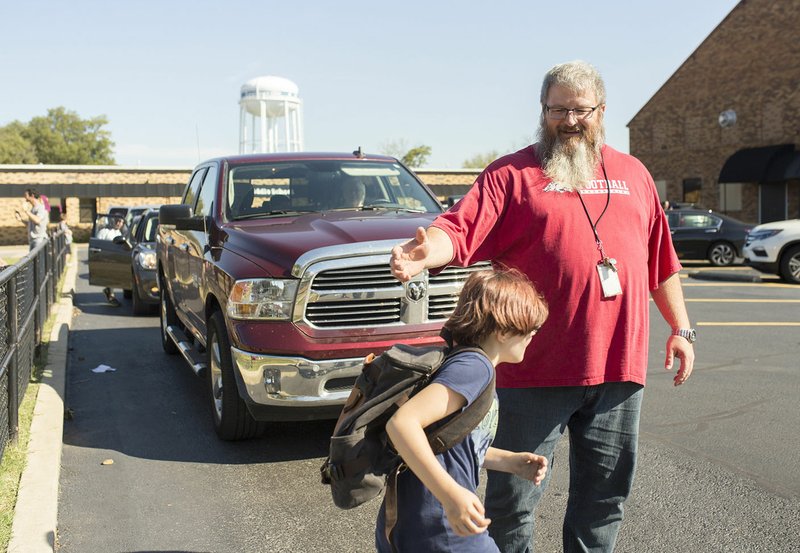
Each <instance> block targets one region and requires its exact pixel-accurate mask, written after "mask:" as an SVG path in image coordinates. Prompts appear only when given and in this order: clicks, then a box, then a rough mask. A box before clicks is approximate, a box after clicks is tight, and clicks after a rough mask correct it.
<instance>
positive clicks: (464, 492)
mask: <svg viewBox="0 0 800 553" xmlns="http://www.w3.org/2000/svg"><path fill="white" fill-rule="evenodd" d="M442 505H443V506H444V512H445V514H446V515H447V521H448V522H449V523H450V527H451V528H452V529H453V531H454V532H455V533H456V535H459V536H470V535H472V534H480V533H482V532H485V531H486V529H487V528H488V527H489V523H491V520H489V519H488V518H486V517H484V514H485V511H484V509H483V504H482V503H481V500H480V499H478V496H477V495H475V494H474V493H472V492H471V491H469V490H468V489H466V488H462V487H461V486H456V487H455V488H454V489H453V491H452V492H450V493H449V494H448V498H447V501H444V502H442Z"/></svg>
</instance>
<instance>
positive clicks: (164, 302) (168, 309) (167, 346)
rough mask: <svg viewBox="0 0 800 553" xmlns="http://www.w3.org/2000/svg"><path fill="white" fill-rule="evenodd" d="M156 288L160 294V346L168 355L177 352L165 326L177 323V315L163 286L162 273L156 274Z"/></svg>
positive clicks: (176, 347)
mask: <svg viewBox="0 0 800 553" xmlns="http://www.w3.org/2000/svg"><path fill="white" fill-rule="evenodd" d="M158 289H159V290H160V292H159V295H160V296H161V302H160V303H161V308H160V309H159V314H160V316H159V319H161V347H162V348H164V351H165V352H167V353H168V354H170V355H174V354H176V353H178V346H176V345H175V342H173V341H172V338H170V337H169V334H167V326H172V325H176V324H178V315H176V314H175V308H174V307H173V306H172V300H170V299H169V293H168V292H167V290H166V288H165V286H164V278H163V275H162V274H161V273H160V272H159V274H158Z"/></svg>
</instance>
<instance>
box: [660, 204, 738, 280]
mask: <svg viewBox="0 0 800 553" xmlns="http://www.w3.org/2000/svg"><path fill="white" fill-rule="evenodd" d="M666 214H667V221H668V222H669V228H670V232H671V233H672V243H673V244H674V246H675V251H676V252H677V254H678V257H679V258H681V259H707V260H708V261H709V262H711V264H712V265H715V266H717V267H724V266H727V265H732V264H733V263H734V262H735V261H736V259H737V258H740V257H742V248H743V247H744V241H745V238H746V237H747V233H748V232H749V231H750V229H751V228H752V225H749V224H747V223H744V222H742V221H739V220H738V219H734V218H733V217H728V216H727V215H722V214H720V213H715V212H713V211H711V210H704V209H669V210H667V212H666Z"/></svg>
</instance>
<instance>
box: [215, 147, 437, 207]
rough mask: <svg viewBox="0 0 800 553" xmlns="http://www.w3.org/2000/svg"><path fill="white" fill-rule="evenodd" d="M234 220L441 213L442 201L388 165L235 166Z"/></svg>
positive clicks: (230, 187) (230, 180)
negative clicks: (328, 213) (336, 213)
mask: <svg viewBox="0 0 800 553" xmlns="http://www.w3.org/2000/svg"><path fill="white" fill-rule="evenodd" d="M226 181H227V182H226V192H225V213H226V216H227V217H228V218H231V219H236V218H250V217H269V216H282V215H286V214H292V213H297V212H305V211H327V210H349V209H359V210H367V209H369V210H376V209H400V210H408V211H416V212H420V213H440V212H441V211H442V208H441V206H440V205H439V202H438V201H437V200H436V199H435V198H434V197H433V196H432V195H431V194H430V193H429V192H428V190H427V189H426V188H425V187H424V186H423V185H421V184H420V183H419V181H417V180H416V179H415V178H414V177H413V176H412V175H411V174H410V173H409V172H408V171H407V170H406V169H405V168H404V167H403V166H402V165H400V164H399V163H395V162H386V161H380V162H379V161H350V160H306V161H289V162H277V163H268V164H267V163H258V164H248V165H239V166H232V167H231V170H230V172H229V173H228V175H227V179H226Z"/></svg>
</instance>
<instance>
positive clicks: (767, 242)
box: [744, 219, 800, 284]
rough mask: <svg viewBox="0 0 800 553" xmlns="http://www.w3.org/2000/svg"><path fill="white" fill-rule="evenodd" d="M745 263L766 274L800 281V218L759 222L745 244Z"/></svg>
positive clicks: (795, 282)
mask: <svg viewBox="0 0 800 553" xmlns="http://www.w3.org/2000/svg"><path fill="white" fill-rule="evenodd" d="M744 257H745V262H746V263H747V264H748V265H750V266H751V267H754V268H756V269H758V270H759V271H761V272H763V273H772V274H776V275H780V276H781V278H783V279H784V280H785V281H787V282H791V283H792V284H800V219H791V220H788V221H775V222H773V223H765V224H763V225H758V226H757V227H755V228H754V229H753V230H751V231H750V234H748V235H747V240H746V242H745V244H744Z"/></svg>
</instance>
